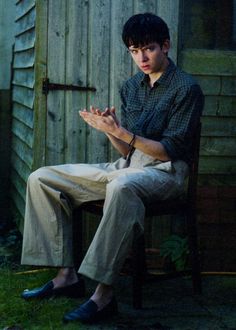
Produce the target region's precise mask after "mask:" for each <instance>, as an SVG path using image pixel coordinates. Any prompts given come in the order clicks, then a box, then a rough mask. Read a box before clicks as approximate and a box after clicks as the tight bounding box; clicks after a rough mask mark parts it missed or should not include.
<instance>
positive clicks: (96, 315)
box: [63, 297, 117, 323]
mask: <svg viewBox="0 0 236 330" xmlns="http://www.w3.org/2000/svg"><path fill="white" fill-rule="evenodd" d="M116 313H117V302H116V299H115V298H114V297H113V298H112V300H111V301H110V302H109V304H107V305H106V306H105V307H104V308H103V309H101V310H100V311H98V306H97V304H96V303H95V302H94V301H93V300H91V299H89V300H88V301H87V302H85V303H84V304H83V305H81V306H80V307H79V308H77V309H75V310H73V311H72V312H70V313H67V314H65V315H64V318H63V322H64V323H67V322H70V321H80V322H83V323H93V322H97V321H100V320H102V319H104V318H106V317H110V316H112V315H114V314H116Z"/></svg>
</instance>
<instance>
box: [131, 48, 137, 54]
mask: <svg viewBox="0 0 236 330" xmlns="http://www.w3.org/2000/svg"><path fill="white" fill-rule="evenodd" d="M137 52H138V51H137V50H136V49H130V53H131V54H137Z"/></svg>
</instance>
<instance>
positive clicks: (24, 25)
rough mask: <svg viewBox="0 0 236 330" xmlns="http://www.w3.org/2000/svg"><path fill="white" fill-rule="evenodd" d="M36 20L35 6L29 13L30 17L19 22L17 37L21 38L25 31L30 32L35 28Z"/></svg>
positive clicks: (24, 17)
mask: <svg viewBox="0 0 236 330" xmlns="http://www.w3.org/2000/svg"><path fill="white" fill-rule="evenodd" d="M35 19H36V10H35V6H33V7H32V9H31V11H30V12H28V15H26V16H23V17H22V18H21V19H20V20H18V21H17V34H16V36H19V35H20V34H22V33H24V32H25V31H28V30H29V29H32V28H33V27H35Z"/></svg>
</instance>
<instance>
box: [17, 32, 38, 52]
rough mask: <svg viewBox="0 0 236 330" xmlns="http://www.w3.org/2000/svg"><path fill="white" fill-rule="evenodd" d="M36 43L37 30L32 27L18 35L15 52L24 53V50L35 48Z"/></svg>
mask: <svg viewBox="0 0 236 330" xmlns="http://www.w3.org/2000/svg"><path fill="white" fill-rule="evenodd" d="M34 43H35V28H34V27H32V28H31V29H30V30H27V31H25V32H24V33H22V34H20V35H18V36H17V37H16V38H15V51H17V52H22V51H24V50H27V49H30V48H33V47H34Z"/></svg>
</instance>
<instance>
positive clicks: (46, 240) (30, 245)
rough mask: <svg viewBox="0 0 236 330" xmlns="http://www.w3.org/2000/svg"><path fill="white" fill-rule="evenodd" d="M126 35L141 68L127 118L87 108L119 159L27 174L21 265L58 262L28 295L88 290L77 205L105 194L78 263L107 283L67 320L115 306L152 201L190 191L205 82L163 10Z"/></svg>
mask: <svg viewBox="0 0 236 330" xmlns="http://www.w3.org/2000/svg"><path fill="white" fill-rule="evenodd" d="M122 37H123V41H124V43H125V45H126V47H127V48H128V50H129V52H130V54H131V56H132V58H133V60H134V62H135V63H136V64H137V66H138V67H139V69H140V72H139V73H137V74H136V75H134V76H133V77H132V78H130V79H129V80H128V81H127V82H126V83H125V84H124V85H123V88H122V90H121V98H122V109H121V123H120V122H119V120H118V118H117V117H116V113H115V108H111V109H109V108H106V109H105V110H104V111H101V110H99V109H97V108H94V107H91V108H90V111H86V110H84V111H81V112H80V116H81V118H82V119H83V120H84V121H85V122H86V123H87V124H89V125H90V126H91V127H93V128H95V129H98V130H100V131H102V132H104V133H105V134H106V135H107V136H108V138H109V140H110V141H111V143H112V144H113V146H114V147H115V148H116V149H117V150H118V151H119V152H120V153H121V155H122V156H123V157H122V158H120V159H118V160H117V161H116V162H114V163H103V164H93V165H88V164H74V165H71V164H70V165H68V164H67V165H59V166H50V167H44V168H41V169H39V170H37V171H35V172H34V173H32V174H31V175H30V177H29V180H28V186H27V202H26V214H25V230H24V240H23V251H22V263H23V264H32V265H44V266H45V265H46V266H53V267H60V270H59V272H58V275H57V276H56V277H55V278H54V279H53V280H52V281H50V282H48V283H47V284H46V285H44V286H42V287H40V288H36V289H34V290H25V291H24V292H23V294H22V296H23V297H24V298H25V299H30V298H38V297H46V296H50V295H67V296H77V297H80V296H82V295H83V294H84V282H83V280H82V278H81V277H78V276H77V272H76V270H75V269H74V267H73V258H72V255H73V253H72V243H71V242H72V225H71V224H72V220H71V214H72V209H73V207H75V206H78V205H81V203H83V202H86V201H91V200H100V199H105V204H104V214H103V218H102V220H101V222H100V225H99V227H98V229H97V232H96V234H95V236H94V239H93V241H92V243H91V245H90V247H89V249H88V251H87V254H86V256H85V258H84V260H83V262H82V264H81V266H80V268H79V270H78V272H79V273H80V274H82V275H85V276H87V277H89V278H92V279H93V280H95V281H97V282H98V283H99V284H98V286H97V288H96V290H95V292H94V294H93V295H92V297H91V298H90V299H89V300H88V301H87V302H85V303H84V304H83V305H82V306H80V307H79V308H77V309H76V310H74V311H72V312H70V313H67V314H66V315H65V316H64V321H74V320H80V321H84V322H91V321H95V320H98V319H100V318H102V317H105V316H106V315H108V314H109V315H111V314H112V313H115V312H116V311H117V304H116V300H115V297H114V293H113V285H114V282H115V279H116V277H117V275H118V274H119V271H120V269H121V267H122V264H123V262H124V260H125V257H126V255H127V252H128V251H129V249H130V247H131V244H132V240H133V236H134V233H135V235H139V234H140V233H142V232H143V230H144V216H145V206H144V205H145V204H146V203H147V202H149V201H151V200H155V201H158V200H161V199H168V198H172V197H176V196H178V195H180V194H182V193H183V191H184V180H185V178H186V176H187V173H188V162H189V159H190V156H191V147H192V138H193V134H194V130H195V128H196V126H197V124H198V122H199V118H200V115H201V112H202V108H203V95H202V92H201V89H200V87H199V86H198V84H197V83H196V82H195V81H194V80H193V79H192V78H191V77H190V76H189V75H187V74H186V73H184V72H182V71H181V70H179V69H178V68H177V67H176V66H175V65H174V63H173V62H172V61H171V60H170V59H169V58H168V51H169V48H170V37H169V31H168V27H167V25H166V23H165V22H164V21H163V20H162V19H161V18H160V17H157V16H156V15H153V14H149V13H145V14H138V15H134V16H132V17H131V18H130V19H129V20H128V21H127V22H126V24H125V25H124V28H123V35H122ZM134 229H135V230H134Z"/></svg>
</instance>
